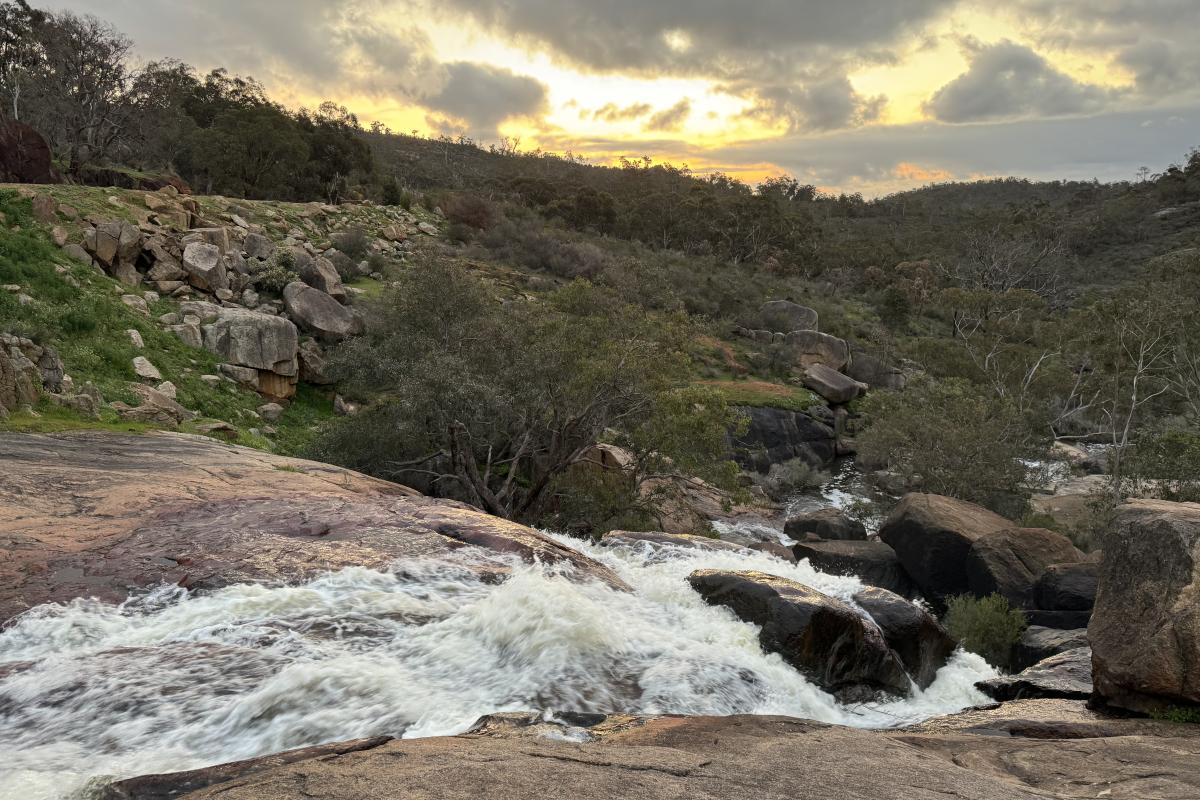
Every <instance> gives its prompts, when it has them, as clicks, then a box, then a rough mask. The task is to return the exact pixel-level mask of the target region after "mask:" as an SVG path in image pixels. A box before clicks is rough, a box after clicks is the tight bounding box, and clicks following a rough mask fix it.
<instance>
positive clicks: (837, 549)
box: [792, 541, 916, 597]
mask: <svg viewBox="0 0 1200 800" xmlns="http://www.w3.org/2000/svg"><path fill="white" fill-rule="evenodd" d="M792 552H793V553H795V555H796V558H797V559H801V560H802V559H806V558H807V559H808V560H809V563H811V564H812V565H813V566H814V567H815V568H817V569H819V570H821V571H822V572H829V573H831V574H833V575H854V576H856V577H858V578H861V579H862V582H863V583H865V584H867V585H868V586H876V587H878V588H880V589H887V590H888V591H889V592H895V593H896V594H898V595H901V596H903V597H914V596H915V594H916V587H915V586H914V585H913V582H912V579H911V578H910V577H909V576H908V573H907V572H905V571H904V567H903V565H902V564H901V563H900V559H899V557H898V556H897V555H896V551H895V550H893V549H892V548H891V547H889V546H888V545H886V544H884V543H883V542H879V541H868V542H855V541H833V542H810V541H805V542H800V543H798V544H796V545H793V546H792Z"/></svg>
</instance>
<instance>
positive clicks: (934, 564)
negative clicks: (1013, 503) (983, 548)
mask: <svg viewBox="0 0 1200 800" xmlns="http://www.w3.org/2000/svg"><path fill="white" fill-rule="evenodd" d="M1012 527H1013V525H1012V523H1011V522H1009V521H1008V520H1006V519H1005V518H1004V517H1001V516H1000V515H999V514H994V513H992V512H991V511H988V510H987V509H986V508H982V507H980V506H977V505H974V504H973V503H967V502H964V501H962V500H955V499H953V498H949V497H942V496H940V495H933V494H909V495H906V496H905V497H903V498H902V499H901V500H900V502H899V503H898V504H897V505H896V507H895V509H893V510H892V513H891V514H890V515H889V516H888V518H887V520H885V521H884V523H883V526H882V527H881V528H880V529H879V538H880V539H881V540H883V541H884V542H886V543H887V544H888V545H890V546H891V547H892V548H893V549H894V550H895V551H896V555H897V556H898V557H899V558H900V563H901V564H903V565H904V569H905V571H906V572H908V574H909V575H910V576H912V579H913V580H914V581H915V582H916V584H917V586H918V588H919V589H920V590H921V593H922V594H923V595H924V596H925V598H926V599H927V600H930V601H931V602H934V603H938V604H940V603H943V602H944V601H945V600H947V599H948V598H950V597H953V596H955V595H960V594H967V593H968V592H969V591H970V582H969V580H968V577H967V572H966V560H967V555H968V554H969V553H970V552H971V547H972V545H974V544H975V542H976V541H978V540H979V539H982V538H983V537H984V536H987V535H988V534H990V533H996V532H997V531H1002V530H1006V529H1009V528H1012Z"/></svg>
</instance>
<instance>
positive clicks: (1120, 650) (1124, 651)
mask: <svg viewBox="0 0 1200 800" xmlns="http://www.w3.org/2000/svg"><path fill="white" fill-rule="evenodd" d="M1088 639H1089V640H1090V641H1091V644H1092V659H1093V660H1092V666H1093V673H1094V679H1095V687H1096V692H1097V694H1099V695H1100V696H1101V697H1102V698H1103V699H1104V700H1105V701H1106V702H1107V703H1108V704H1109V705H1113V706H1117V707H1120V708H1127V709H1130V710H1133V711H1153V710H1156V709H1159V708H1163V707H1164V706H1171V705H1180V706H1193V707H1195V706H1200V504H1198V503H1170V502H1166V501H1163V500H1135V501H1133V502H1131V503H1127V504H1125V505H1124V506H1122V507H1121V508H1120V509H1119V510H1118V513H1117V518H1116V523H1115V525H1114V528H1113V530H1112V531H1111V532H1110V534H1109V535H1108V536H1107V537H1106V539H1105V543H1104V558H1103V560H1102V561H1101V566H1100V584H1099V589H1098V590H1097V593H1096V608H1095V610H1094V611H1093V613H1092V620H1091V624H1090V625H1089V626H1088Z"/></svg>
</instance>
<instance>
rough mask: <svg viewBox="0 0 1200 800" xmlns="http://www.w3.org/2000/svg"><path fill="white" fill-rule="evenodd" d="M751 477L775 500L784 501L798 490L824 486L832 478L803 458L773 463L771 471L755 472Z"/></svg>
mask: <svg viewBox="0 0 1200 800" xmlns="http://www.w3.org/2000/svg"><path fill="white" fill-rule="evenodd" d="M750 479H751V480H752V481H753V482H754V484H755V485H756V486H758V487H759V488H760V489H762V490H763V491H764V492H765V493H766V495H767V497H769V498H771V499H772V500H775V501H783V500H786V499H788V498H789V497H790V496H792V495H794V494H796V493H797V492H802V491H804V490H806V489H815V488H817V487H819V486H823V485H824V484H826V483H828V482H829V480H830V478H829V475H828V474H827V473H824V472H822V471H821V470H819V469H817V468H816V467H813V466H811V465H809V464H808V463H807V462H806V461H805V460H804V459H802V458H793V459H792V460H791V461H785V462H783V463H782V464H772V465H771V471H770V472H768V473H767V474H766V475H758V474H755V475H752V476H751V478H750Z"/></svg>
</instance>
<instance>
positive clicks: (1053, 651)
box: [1013, 625, 1088, 670]
mask: <svg viewBox="0 0 1200 800" xmlns="http://www.w3.org/2000/svg"><path fill="white" fill-rule="evenodd" d="M1087 646H1088V638H1087V629H1086V628H1079V629H1076V630H1069V631H1068V630H1059V629H1057V628H1045V627H1042V626H1040V625H1030V626H1029V627H1028V628H1026V629H1025V632H1024V633H1023V634H1021V641H1019V642H1017V646H1016V647H1014V648H1013V668H1014V669H1016V670H1025V669H1028V668H1030V667H1032V666H1033V665H1034V664H1036V663H1038V662H1039V661H1045V660H1046V659H1047V658H1049V657H1050V656H1056V655H1058V654H1059V653H1065V652H1067V651H1068V650H1076V649H1078V648H1080V647H1087Z"/></svg>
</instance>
